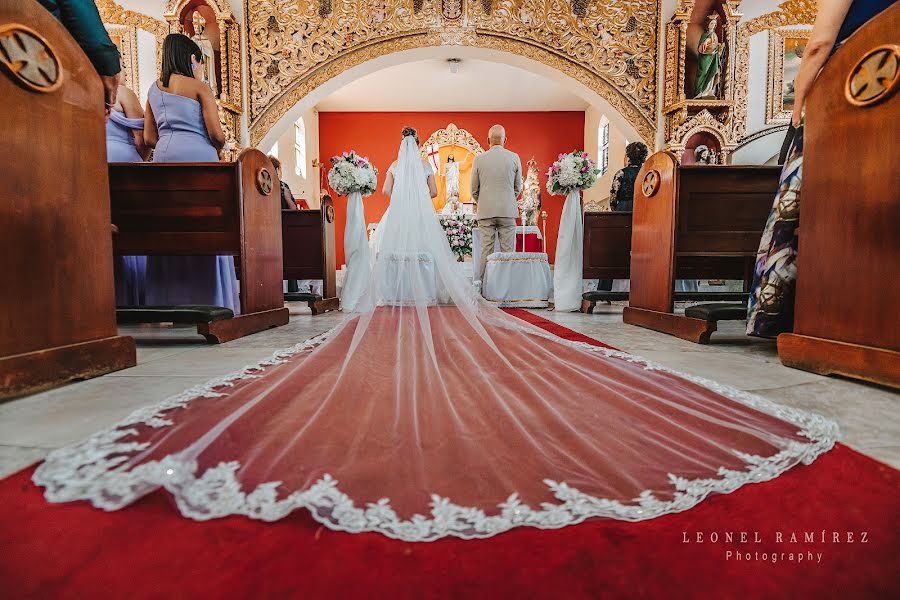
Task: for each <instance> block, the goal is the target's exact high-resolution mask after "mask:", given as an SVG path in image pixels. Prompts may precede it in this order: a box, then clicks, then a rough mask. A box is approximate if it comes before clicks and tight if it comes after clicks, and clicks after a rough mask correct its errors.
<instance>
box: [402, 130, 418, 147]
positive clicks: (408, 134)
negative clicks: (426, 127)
mask: <svg viewBox="0 0 900 600" xmlns="http://www.w3.org/2000/svg"><path fill="white" fill-rule="evenodd" d="M401 135H402V136H403V137H413V138H416V143H417V144H418V143H419V134H418V133H417V132H416V129H415V127H404V128H403V132H402V133H401Z"/></svg>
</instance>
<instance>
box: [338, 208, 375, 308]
mask: <svg viewBox="0 0 900 600" xmlns="http://www.w3.org/2000/svg"><path fill="white" fill-rule="evenodd" d="M344 262H345V263H346V264H347V276H346V278H345V279H344V286H343V290H342V292H341V306H342V307H343V309H344V310H347V311H352V310H353V309H354V308H355V307H356V303H357V302H359V299H360V297H361V296H362V295H363V293H365V291H366V289H367V288H368V286H369V276H370V274H371V272H372V266H371V264H372V258H371V254H370V252H369V238H368V236H367V235H366V217H365V214H364V213H363V203H362V194H360V193H359V192H353V193H352V194H350V198H348V200H347V224H346V226H345V227H344Z"/></svg>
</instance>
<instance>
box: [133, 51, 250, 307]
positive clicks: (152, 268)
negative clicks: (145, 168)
mask: <svg viewBox="0 0 900 600" xmlns="http://www.w3.org/2000/svg"><path fill="white" fill-rule="evenodd" d="M202 58H203V54H202V52H201V50H200V47H199V46H198V45H197V44H196V43H195V42H194V41H193V40H191V39H190V38H188V37H187V36H185V35H181V34H177V33H172V34H169V35H168V36H166V39H165V41H164V42H163V60H162V75H161V77H160V78H159V80H158V81H156V82H154V83H153V85H152V86H151V87H150V91H149V92H148V94H147V112H146V115H145V117H144V138H145V140H146V142H147V145H148V146H150V147H151V148H155V149H156V150H155V152H154V154H153V162H161V163H165V162H216V161H218V160H219V152H220V151H221V149H222V148H223V147H224V145H225V134H224V132H223V131H222V125H221V124H220V123H219V109H218V106H216V99H215V98H214V97H213V93H212V90H211V89H210V87H209V86H208V85H207V84H206V83H204V82H203V81H202V79H201V78H202V75H203V73H202V67H201V65H200V61H201V60H202ZM146 303H147V304H148V305H182V304H205V305H213V306H224V307H226V308H230V309H231V310H233V311H234V312H235V314H237V313H238V311H239V307H240V304H239V300H238V283H237V278H236V277H235V270H234V259H233V258H232V257H231V256H150V257H148V258H147V287H146Z"/></svg>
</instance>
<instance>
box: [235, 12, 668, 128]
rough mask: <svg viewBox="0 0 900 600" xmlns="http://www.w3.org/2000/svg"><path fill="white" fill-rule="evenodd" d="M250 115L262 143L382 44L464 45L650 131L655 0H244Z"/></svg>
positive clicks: (397, 47)
mask: <svg viewBox="0 0 900 600" xmlns="http://www.w3.org/2000/svg"><path fill="white" fill-rule="evenodd" d="M244 2H245V4H244V6H245V14H246V15H247V18H246V27H247V31H246V33H247V42H248V44H247V53H248V55H247V70H248V77H249V82H248V118H249V121H250V123H249V125H250V137H251V142H252V143H254V144H256V143H259V142H260V141H261V140H262V138H263V137H264V136H265V135H266V133H268V131H269V130H270V129H271V128H272V127H273V126H274V125H275V124H276V123H277V122H278V121H279V120H280V119H281V117H282V116H283V115H284V114H285V113H286V112H287V111H288V110H290V109H291V108H292V107H293V106H294V105H296V104H297V102H299V101H300V100H302V99H303V98H304V97H305V96H306V95H307V94H309V93H310V92H312V91H313V90H314V89H315V88H317V87H319V86H321V85H322V84H324V83H326V82H327V81H329V80H330V79H332V78H334V77H336V76H338V75H340V74H341V73H343V72H344V71H346V70H348V69H351V68H353V67H356V66H358V65H360V64H362V63H365V62H367V61H369V60H372V59H375V58H378V57H379V56H383V55H386V54H391V53H395V52H401V51H404V50H411V49H416V48H426V47H431V46H446V45H461V46H474V47H480V48H487V49H492V50H498V51H501V52H506V53H510V54H517V55H520V56H525V57H527V58H529V59H531V60H535V61H537V62H540V63H543V64H545V65H548V66H550V67H552V68H553V69H556V70H558V71H561V72H562V73H564V74H566V75H568V76H570V77H572V78H574V79H576V80H577V81H579V82H580V83H581V84H583V85H584V86H586V87H587V88H588V89H590V90H591V91H593V92H594V93H596V94H598V95H599V96H601V97H603V98H604V99H606V100H607V101H608V102H609V103H610V104H611V105H612V106H613V108H615V109H616V110H617V111H618V112H619V113H621V114H622V115H623V116H624V117H625V118H626V119H627V120H628V121H629V122H631V123H632V124H633V125H634V127H635V129H637V131H638V132H639V133H640V134H641V136H642V137H643V138H644V139H645V140H646V141H647V142H648V143H651V144H652V140H653V138H654V137H655V131H656V124H657V115H656V104H657V96H656V92H657V90H656V88H657V85H656V81H657V76H656V74H657V54H658V51H657V39H658V37H657V35H658V34H657V21H658V14H659V7H658V3H659V0H619V1H617V2H614V3H612V2H610V3H601V2H587V3H583V2H579V3H573V0H493V1H491V2H486V1H484V0H434V1H433V2H416V1H415V0H344V1H343V2H330V3H329V10H328V11H320V4H319V3H316V2H296V1H293V0H244Z"/></svg>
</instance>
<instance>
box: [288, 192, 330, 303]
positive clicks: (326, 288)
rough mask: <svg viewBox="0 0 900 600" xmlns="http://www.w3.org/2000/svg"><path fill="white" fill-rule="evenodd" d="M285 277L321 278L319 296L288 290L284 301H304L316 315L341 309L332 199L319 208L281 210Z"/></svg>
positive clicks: (327, 198)
mask: <svg viewBox="0 0 900 600" xmlns="http://www.w3.org/2000/svg"><path fill="white" fill-rule="evenodd" d="M281 238H282V243H283V245H284V267H283V271H284V272H283V277H284V279H321V280H322V295H321V296H320V295H317V294H311V293H309V294H307V293H302V292H288V293H285V294H284V299H285V300H299V301H301V302H307V303H308V304H309V308H310V310H311V311H312V314H314V315H317V314H319V313H321V312H325V311H329V310H337V309H338V308H340V302H339V300H338V298H337V282H336V281H335V279H336V276H335V268H334V256H335V255H334V202H333V201H332V200H331V196H327V195H326V196H325V197H324V198H322V206H321V207H320V208H319V209H318V210H283V211H281Z"/></svg>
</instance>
